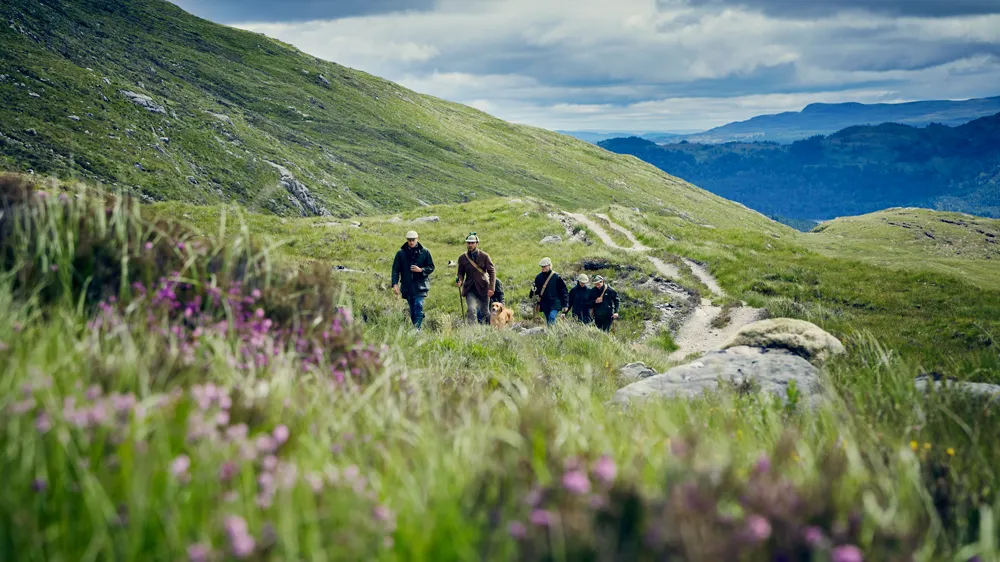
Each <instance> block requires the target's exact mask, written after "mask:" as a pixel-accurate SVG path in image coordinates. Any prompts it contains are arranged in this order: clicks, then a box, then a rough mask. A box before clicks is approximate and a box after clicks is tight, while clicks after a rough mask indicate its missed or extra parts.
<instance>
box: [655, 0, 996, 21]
mask: <svg viewBox="0 0 1000 562" xmlns="http://www.w3.org/2000/svg"><path fill="white" fill-rule="evenodd" d="M677 2H678V0H657V3H658V4H660V5H661V6H663V7H671V6H676V5H677ZM688 3H689V4H690V5H692V6H741V7H746V8H750V9H756V10H761V11H763V12H764V13H766V14H768V15H771V16H775V17H786V18H811V17H817V16H828V15H832V14H835V13H838V12H843V11H846V10H864V11H867V12H871V13H875V14H886V15H892V16H915V17H930V18H939V17H949V16H972V15H985V14H1000V0H688Z"/></svg>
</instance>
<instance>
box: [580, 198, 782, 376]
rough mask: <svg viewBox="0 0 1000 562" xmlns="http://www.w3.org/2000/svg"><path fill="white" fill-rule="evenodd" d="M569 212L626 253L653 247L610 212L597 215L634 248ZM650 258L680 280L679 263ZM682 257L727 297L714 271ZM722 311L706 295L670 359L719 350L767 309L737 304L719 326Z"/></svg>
mask: <svg viewBox="0 0 1000 562" xmlns="http://www.w3.org/2000/svg"><path fill="white" fill-rule="evenodd" d="M565 214H566V216H568V217H570V218H572V219H573V220H575V221H577V222H579V223H582V224H583V225H584V226H586V227H587V228H589V229H590V230H591V232H593V233H594V234H595V235H596V236H597V237H598V238H600V239H601V242H603V243H604V244H605V245H606V246H609V247H612V248H616V249H619V250H624V251H626V252H636V253H641V252H647V251H649V250H650V249H651V248H649V247H647V246H645V245H643V244H642V243H641V242H639V240H638V239H636V237H635V235H634V234H632V232H631V231H629V230H628V229H626V228H625V227H623V226H621V225H618V224H615V223H614V222H613V221H612V220H611V219H610V218H609V217H608V216H607V215H596V216H597V217H599V218H601V219H604V220H606V221H608V223H609V224H610V225H611V228H612V229H614V230H616V231H618V232H620V233H621V234H623V235H625V237H626V238H628V240H629V242H631V243H632V247H630V248H625V247H622V246H619V245H618V244H617V243H616V242H615V241H614V239H612V238H611V236H609V235H608V233H607V231H606V230H605V229H604V227H603V225H601V224H599V223H597V222H596V221H593V220H591V219H590V218H588V217H587V216H586V215H581V214H575V213H565ZM646 258H648V259H649V261H650V262H651V263H652V264H653V266H654V267H656V270H657V271H659V272H660V274H662V275H664V276H665V277H668V278H670V279H673V280H675V281H677V280H680V278H681V272H680V269H678V267H677V266H675V265H673V264H670V263H666V262H664V261H663V260H661V259H659V258H657V257H655V256H649V255H647V256H646ZM681 259H682V260H683V261H684V264H685V265H687V266H688V267H690V268H691V272H692V273H693V274H694V276H695V277H697V278H698V279H699V280H700V281H701V282H702V283H704V284H705V286H706V287H708V288H709V289H710V290H711V291H712V292H713V293H714V296H717V297H722V296H725V291H723V290H722V287H721V286H720V285H719V282H718V281H716V279H715V277H713V276H712V274H711V273H709V271H708V269H706V268H705V267H703V266H701V265H698V264H697V263H695V262H693V261H691V260H690V259H688V258H681ZM722 311H723V309H722V307H719V306H714V305H712V301H711V300H709V299H705V298H703V299H701V302H700V303H698V305H697V306H695V307H694V309H693V310H692V312H691V314H690V315H689V316H688V317H687V318H685V319H684V322H683V324H681V327H680V329H679V330H677V334H676V335H675V336H674V343H676V344H677V345H678V349H677V350H676V351H674V352H673V353H671V354H670V359H671V360H677V361H679V360H682V359H684V358H685V357H687V356H689V355H691V354H700V353H703V352H706V351H710V350H712V349H717V348H718V347H720V346H722V345H723V344H725V343H726V341H728V340H729V339H730V338H731V337H732V336H733V335H735V334H736V332H738V331H739V330H740V328H742V327H743V326H746V325H747V324H752V323H753V322H756V321H757V320H760V319H762V318H763V317H764V310H763V309H759V308H752V307H748V306H741V307H736V308H733V309H731V310H730V311H729V322H727V323H726V325H725V327H723V328H715V327H713V326H712V322H713V321H714V320H715V319H716V318H717V317H718V316H719V315H720V314H721V313H722Z"/></svg>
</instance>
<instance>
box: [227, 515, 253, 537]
mask: <svg viewBox="0 0 1000 562" xmlns="http://www.w3.org/2000/svg"><path fill="white" fill-rule="evenodd" d="M223 524H224V525H225V527H226V534H227V535H229V537H230V538H232V537H234V536H237V535H245V534H247V532H248V527H247V522H246V520H245V519H243V518H242V517H240V516H239V515H227V516H226V519H225V521H224V522H223Z"/></svg>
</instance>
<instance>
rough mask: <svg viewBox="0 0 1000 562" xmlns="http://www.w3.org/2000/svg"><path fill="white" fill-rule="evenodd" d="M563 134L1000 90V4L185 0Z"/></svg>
mask: <svg viewBox="0 0 1000 562" xmlns="http://www.w3.org/2000/svg"><path fill="white" fill-rule="evenodd" d="M176 3H177V4H178V5H180V6H181V7H182V8H184V9H186V10H188V11H190V12H193V13H195V14H197V15H199V16H202V17H205V18H208V19H211V20H214V21H217V22H220V23H225V24H228V25H233V26H236V27H240V28H243V29H249V30H253V31H257V32H260V33H264V34H266V35H269V36H271V37H275V38H277V39H280V40H282V41H285V42H287V43H291V44H293V45H295V46H297V47H298V48H300V49H302V50H303V51H306V52H308V53H310V54H312V55H315V56H317V57H320V58H323V59H327V60H331V61H334V62H338V63H340V64H343V65H346V66H350V67H353V68H357V69H360V70H364V71H366V72H370V73H372V74H376V75H378V76H381V77H384V78H387V79H389V80H393V81H395V82H399V83H401V84H403V85H404V86H406V87H409V88H412V89H414V90H417V91H419V92H423V93H427V94H431V95H434V96H438V97H442V98H445V99H449V100H453V101H457V102H460V103H464V104H468V105H471V106H473V107H477V108H479V109H482V110H484V111H487V112H489V113H491V114H493V115H495V116H497V117H500V118H502V119H506V120H509V121H514V122H518V123H526V124H531V125H537V126H540V127H546V128H549V129H575V130H608V129H610V130H620V131H680V130H704V129H708V128H711V127H714V126H718V125H723V124H725V123H728V122H730V121H735V120H742V119H747V118H749V117H752V116H754V115H759V114H762V113H776V112H780V111H797V110H800V109H802V108H803V107H804V106H805V105H806V104H808V103H812V102H840V101H860V102H865V103H872V102H901V101H914V100H920V99H967V98H974V97H988V96H996V95H1000V0H282V1H270V0H176Z"/></svg>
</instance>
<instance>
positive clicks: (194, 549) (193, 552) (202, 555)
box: [187, 543, 211, 562]
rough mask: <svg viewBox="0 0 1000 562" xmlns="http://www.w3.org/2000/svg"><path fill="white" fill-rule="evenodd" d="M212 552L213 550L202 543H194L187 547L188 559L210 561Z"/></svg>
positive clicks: (201, 561) (202, 561) (190, 560)
mask: <svg viewBox="0 0 1000 562" xmlns="http://www.w3.org/2000/svg"><path fill="white" fill-rule="evenodd" d="M210 553H211V550H210V549H209V548H208V546H206V545H204V544H201V543H195V544H192V545H191V546H189V547H188V549H187V555H188V561H189V562H208V556H209V554H210Z"/></svg>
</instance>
